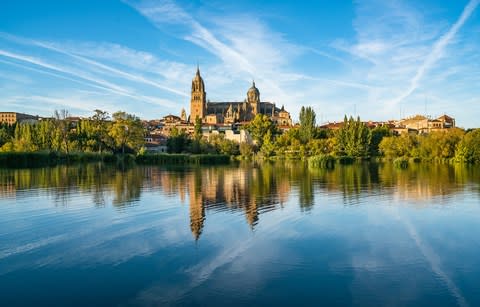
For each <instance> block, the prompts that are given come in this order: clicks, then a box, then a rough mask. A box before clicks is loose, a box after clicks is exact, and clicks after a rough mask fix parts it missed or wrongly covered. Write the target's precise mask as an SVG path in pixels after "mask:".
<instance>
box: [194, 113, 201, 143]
mask: <svg viewBox="0 0 480 307" xmlns="http://www.w3.org/2000/svg"><path fill="white" fill-rule="evenodd" d="M193 137H194V139H195V140H196V141H200V139H201V138H202V119H201V118H199V117H197V118H196V119H195V131H194V134H193Z"/></svg>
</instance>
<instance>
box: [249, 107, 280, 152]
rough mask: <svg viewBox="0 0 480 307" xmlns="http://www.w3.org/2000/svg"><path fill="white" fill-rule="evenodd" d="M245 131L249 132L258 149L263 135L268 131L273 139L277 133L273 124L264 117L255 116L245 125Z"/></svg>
mask: <svg viewBox="0 0 480 307" xmlns="http://www.w3.org/2000/svg"><path fill="white" fill-rule="evenodd" d="M246 129H247V131H248V132H250V134H251V135H252V138H253V139H254V140H255V141H256V142H257V145H258V146H259V147H261V146H262V144H263V140H264V137H265V135H266V134H267V132H268V131H270V135H271V136H272V137H273V136H274V135H275V134H276V132H277V127H276V125H275V123H274V122H273V121H272V120H271V119H270V118H269V117H268V116H266V115H263V114H257V115H255V118H254V119H253V120H252V121H251V122H250V123H249V124H248V125H247V127H246Z"/></svg>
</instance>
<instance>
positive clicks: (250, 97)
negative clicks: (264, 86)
mask: <svg viewBox="0 0 480 307" xmlns="http://www.w3.org/2000/svg"><path fill="white" fill-rule="evenodd" d="M247 102H248V105H249V109H250V112H251V118H252V119H253V118H254V117H255V115H257V114H258V113H259V112H260V91H259V90H258V88H256V87H255V81H253V82H252V87H251V88H250V89H249V90H248V92H247Z"/></svg>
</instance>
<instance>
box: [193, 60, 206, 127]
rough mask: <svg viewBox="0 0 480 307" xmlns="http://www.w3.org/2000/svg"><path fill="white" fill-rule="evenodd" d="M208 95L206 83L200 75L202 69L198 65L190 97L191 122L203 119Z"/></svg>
mask: <svg viewBox="0 0 480 307" xmlns="http://www.w3.org/2000/svg"><path fill="white" fill-rule="evenodd" d="M206 96H207V93H205V84H204V83H203V79H202V77H201V76H200V69H199V68H198V66H197V73H196V74H195V78H193V80H192V95H191V98H190V123H195V120H196V119H197V117H198V118H200V119H202V120H203V118H204V117H205V115H206V114H205V113H206Z"/></svg>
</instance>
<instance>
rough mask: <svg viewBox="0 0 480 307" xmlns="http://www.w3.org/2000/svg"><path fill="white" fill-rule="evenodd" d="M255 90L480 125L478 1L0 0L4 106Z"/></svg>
mask: <svg viewBox="0 0 480 307" xmlns="http://www.w3.org/2000/svg"><path fill="white" fill-rule="evenodd" d="M197 64H198V65H199V67H200V71H201V74H202V77H203V79H204V81H205V87H206V92H207V99H208V100H211V101H243V100H244V99H245V98H246V93H247V90H248V89H249V87H250V86H251V83H252V80H255V83H256V86H257V88H258V89H259V90H260V95H261V100H262V101H270V102H274V103H276V104H277V106H279V107H280V106H281V105H284V106H285V108H286V109H287V110H288V111H290V112H291V114H292V117H293V119H294V121H297V119H298V112H299V110H300V108H301V107H302V106H311V107H313V108H314V110H315V112H316V114H317V123H326V122H335V121H340V120H342V119H343V117H344V115H345V114H347V115H353V116H360V117H361V118H362V120H388V119H399V118H404V117H409V116H413V115H415V114H424V115H428V116H432V117H437V116H440V115H442V114H448V115H450V116H453V117H455V118H456V122H457V125H458V126H461V127H465V128H472V127H480V119H479V118H480V86H479V85H480V0H442V1H438V0H422V1H416V0H356V1H347V0H340V1H331V0H318V1H309V0H306V1H278V0H276V1H272V0H265V1H255V0H248V1H222V0H211V1H178V0H177V1H175V0H158V1H150V0H145V1H144V0H124V1H120V0H119V1H114V0H102V1H89V0H70V1H64V0H45V1H34V0H31V1H25V0H2V1H0V111H15V112H22V113H28V114H33V115H41V116H50V115H51V114H53V112H54V110H59V109H67V110H69V112H70V113H71V114H73V115H78V116H90V115H92V114H93V110H95V109H102V110H106V111H108V112H110V113H113V112H115V111H119V110H122V111H126V112H128V113H133V114H136V115H137V116H139V117H141V118H143V119H158V118H161V117H163V116H165V115H167V114H176V115H180V111H181V109H182V108H185V110H186V111H187V113H189V101H190V89H191V81H192V78H193V77H194V75H195V71H196V67H197Z"/></svg>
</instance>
